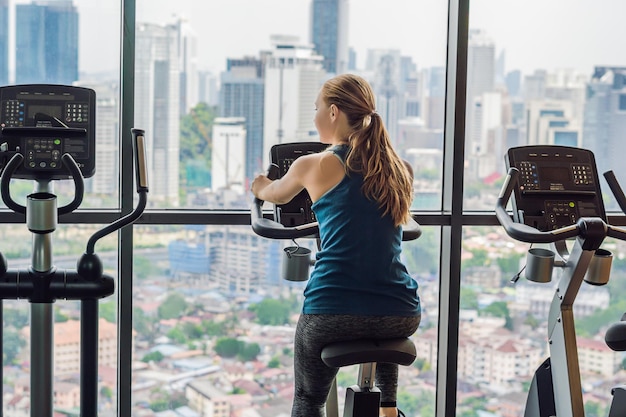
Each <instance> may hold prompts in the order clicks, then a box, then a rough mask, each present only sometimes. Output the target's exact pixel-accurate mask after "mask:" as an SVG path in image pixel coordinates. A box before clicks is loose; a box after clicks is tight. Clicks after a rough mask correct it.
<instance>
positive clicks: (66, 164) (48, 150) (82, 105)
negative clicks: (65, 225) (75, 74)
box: [0, 84, 148, 417]
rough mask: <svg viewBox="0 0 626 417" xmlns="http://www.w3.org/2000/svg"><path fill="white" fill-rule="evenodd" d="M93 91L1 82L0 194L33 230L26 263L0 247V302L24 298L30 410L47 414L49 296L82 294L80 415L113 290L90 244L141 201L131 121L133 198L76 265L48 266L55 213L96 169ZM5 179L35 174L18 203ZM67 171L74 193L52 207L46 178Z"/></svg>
mask: <svg viewBox="0 0 626 417" xmlns="http://www.w3.org/2000/svg"><path fill="white" fill-rule="evenodd" d="M95 98H96V96H95V92H94V91H93V90H91V89H87V88H82V87H73V86H62V85H39V84H32V85H20V86H8V87H0V170H1V171H2V173H1V175H0V194H1V196H2V200H3V202H4V203H5V204H6V206H7V207H8V208H9V209H11V210H12V211H14V212H16V213H18V214H21V215H24V220H25V222H26V225H27V227H28V230H29V231H30V232H31V233H32V257H31V266H30V267H29V268H24V269H10V268H9V267H8V262H7V260H6V258H5V257H4V255H2V254H1V253H0V303H1V300H9V299H13V300H17V299H27V300H28V301H29V302H30V306H31V329H30V340H31V342H30V345H31V361H30V369H31V373H30V383H31V388H30V412H31V416H32V417H52V415H53V411H54V410H53V399H54V391H53V346H54V343H53V334H54V331H53V310H52V304H53V303H54V302H55V301H56V300H58V299H66V300H80V302H81V319H80V322H81V352H80V370H81V372H80V391H81V392H80V412H81V416H89V417H92V416H97V415H98V408H97V398H98V300H99V299H101V298H105V297H108V296H110V295H112V294H113V292H114V288H115V284H114V279H113V277H111V276H108V275H106V274H104V273H103V265H102V262H101V261H100V259H99V257H98V255H97V254H96V253H95V245H96V243H97V241H98V240H99V239H100V238H102V237H104V236H106V235H108V234H109V233H111V232H113V231H116V230H118V229H120V228H122V227H123V226H126V225H128V224H131V223H133V222H134V221H135V220H136V219H138V218H139V216H140V215H141V213H142V212H143V210H144V209H145V207H146V202H147V192H148V182H147V172H146V160H145V152H146V149H145V135H144V133H145V132H144V131H143V130H140V129H132V131H131V132H130V133H131V135H132V141H133V150H134V153H135V161H134V162H135V180H136V190H137V193H138V196H139V198H138V203H137V206H136V207H135V209H134V210H133V211H132V212H131V213H129V214H127V215H126V216H124V217H121V218H119V219H118V220H116V221H115V222H113V223H111V224H109V225H108V226H106V227H104V228H102V229H100V230H98V231H97V232H96V233H94V234H93V235H92V236H91V238H90V239H89V241H88V242H87V246H86V250H85V252H84V253H83V255H82V256H81V257H80V258H79V260H78V262H77V266H76V269H75V270H61V269H57V268H56V267H55V266H54V264H53V261H52V255H53V248H52V233H53V232H54V231H55V229H56V227H57V223H58V218H59V216H62V215H64V214H68V213H70V212H72V211H74V210H75V209H77V208H78V207H79V206H80V204H81V203H82V200H83V194H84V181H83V179H84V178H86V177H91V176H92V175H94V173H95V166H96V158H95V155H96V152H95V145H96V143H95V108H96V101H95ZM12 179H24V180H32V181H34V182H35V187H34V191H33V193H31V194H29V195H28V196H27V197H26V205H25V206H24V205H22V204H20V203H19V202H17V201H15V200H14V199H13V197H12V196H11V190H10V185H11V180H12ZM66 179H71V180H72V181H73V182H74V198H73V200H72V201H71V202H70V203H69V204H67V205H65V206H62V207H58V208H57V196H56V195H55V194H54V192H53V181H56V180H66ZM0 307H1V305H0ZM0 311H1V308H0ZM0 317H1V316H0ZM0 336H1V335H0ZM0 369H1V367H0ZM0 379H2V378H1V375H0ZM0 400H1V399H0ZM0 409H1V403H0Z"/></svg>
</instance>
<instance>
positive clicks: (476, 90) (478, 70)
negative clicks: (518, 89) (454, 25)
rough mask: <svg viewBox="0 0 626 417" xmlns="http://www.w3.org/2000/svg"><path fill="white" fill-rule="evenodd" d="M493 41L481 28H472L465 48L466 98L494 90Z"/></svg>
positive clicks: (494, 54) (494, 61)
mask: <svg viewBox="0 0 626 417" xmlns="http://www.w3.org/2000/svg"><path fill="white" fill-rule="evenodd" d="M495 50H496V48H495V43H494V42H493V40H492V39H491V38H490V37H489V36H488V35H487V34H486V33H485V32H484V31H482V30H478V29H472V30H470V33H469V44H468V49H467V100H468V102H469V103H471V102H472V100H473V99H474V98H476V97H480V95H481V94H482V93H485V92H491V91H493V90H494V86H495V80H496V52H495Z"/></svg>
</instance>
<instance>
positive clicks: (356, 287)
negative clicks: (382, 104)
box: [302, 145, 420, 316]
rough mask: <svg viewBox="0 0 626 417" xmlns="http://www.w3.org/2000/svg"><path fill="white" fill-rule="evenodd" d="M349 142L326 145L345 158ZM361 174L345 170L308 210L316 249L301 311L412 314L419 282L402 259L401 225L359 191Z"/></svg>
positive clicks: (417, 310)
mask: <svg viewBox="0 0 626 417" xmlns="http://www.w3.org/2000/svg"><path fill="white" fill-rule="evenodd" d="M348 150H349V148H348V146H347V145H340V146H334V147H332V148H329V149H328V152H333V153H334V154H335V155H336V156H337V157H339V158H340V159H341V161H342V162H344V163H345V158H346V155H347V153H348ZM362 184H363V178H362V176H361V175H359V174H356V173H350V174H349V175H346V176H345V177H344V178H343V180H342V181H341V182H340V183H339V184H337V185H336V186H335V187H334V188H332V189H330V190H329V191H328V192H327V193H326V194H324V195H323V196H322V197H321V198H320V199H319V200H317V201H316V202H315V203H314V204H313V206H312V209H313V211H314V213H315V216H316V217H317V221H318V222H319V232H320V240H321V245H320V250H319V252H318V253H317V255H316V262H315V267H314V268H313V272H312V273H311V277H310V279H309V281H308V283H307V287H306V289H305V291H304V297H305V300H304V307H303V310H302V311H303V313H304V314H355V315H369V316H415V315H418V314H420V302H419V296H418V294H417V288H418V285H417V282H416V281H415V280H414V279H413V278H412V277H411V276H410V275H409V274H408V272H407V269H406V267H405V266H404V265H403V263H402V262H401V261H400V251H401V247H400V246H401V243H402V230H401V228H400V227H396V226H394V224H393V221H392V219H391V217H390V216H384V217H382V216H381V211H380V209H379V208H378V203H376V202H375V201H372V200H369V199H367V198H366V197H365V196H364V195H363V193H362V191H361V185H362Z"/></svg>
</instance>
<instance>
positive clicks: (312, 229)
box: [250, 197, 319, 239]
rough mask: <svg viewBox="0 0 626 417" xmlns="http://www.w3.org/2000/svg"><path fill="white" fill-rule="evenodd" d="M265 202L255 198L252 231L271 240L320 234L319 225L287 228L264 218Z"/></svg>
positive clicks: (308, 224)
mask: <svg viewBox="0 0 626 417" xmlns="http://www.w3.org/2000/svg"><path fill="white" fill-rule="evenodd" d="M263 203H264V201H263V200H259V199H258V198H256V197H255V198H254V200H253V201H252V207H250V221H251V223H252V230H254V233H256V234H257V235H259V236H263V237H267V238H270V239H296V238H299V237H313V236H316V235H317V234H319V227H318V223H317V222H315V223H307V224H303V225H302V226H294V227H286V226H284V225H282V224H281V223H278V222H276V221H274V220H270V219H266V218H264V217H263Z"/></svg>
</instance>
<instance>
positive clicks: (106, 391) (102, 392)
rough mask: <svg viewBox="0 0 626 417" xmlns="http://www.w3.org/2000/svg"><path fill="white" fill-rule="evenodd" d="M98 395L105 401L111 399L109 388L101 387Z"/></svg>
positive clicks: (111, 391)
mask: <svg viewBox="0 0 626 417" xmlns="http://www.w3.org/2000/svg"><path fill="white" fill-rule="evenodd" d="M100 395H101V396H102V397H103V398H106V399H107V400H111V399H113V390H112V389H111V388H110V387H107V386H103V387H102V388H100Z"/></svg>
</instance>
